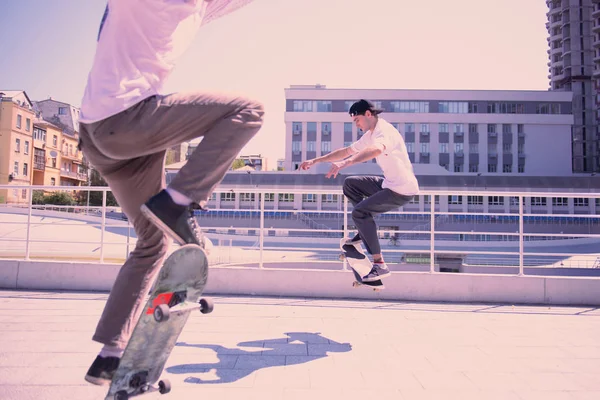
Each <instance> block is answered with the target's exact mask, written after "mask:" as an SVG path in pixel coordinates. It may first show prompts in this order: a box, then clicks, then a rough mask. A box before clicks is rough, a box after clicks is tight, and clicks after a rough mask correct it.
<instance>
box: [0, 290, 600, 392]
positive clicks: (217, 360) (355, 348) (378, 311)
mask: <svg viewBox="0 0 600 400" xmlns="http://www.w3.org/2000/svg"><path fill="white" fill-rule="evenodd" d="M0 298H1V300H2V301H1V302H0V309H1V314H0V332H1V335H2V340H1V341H0V399H3V400H17V399H18V400H29V399H32V400H33V399H36V400H37V399H51V400H52V399H63V398H73V399H81V400H86V399H102V398H103V396H104V394H105V391H106V389H105V388H100V387H96V386H92V385H89V384H87V383H86V382H85V381H84V380H83V376H84V374H85V372H86V370H87V368H88V366H89V364H90V362H91V361H92V360H93V358H94V357H95V355H96V352H97V351H98V349H99V345H98V344H96V343H94V342H92V341H91V340H90V337H91V334H92V331H93V329H94V327H95V324H96V322H97V319H98V317H99V314H100V312H101V310H102V307H103V305H104V301H105V299H106V294H104V293H54V292H15V291H0ZM215 303H216V306H215V311H214V312H213V313H212V314H209V315H206V316H203V315H200V314H199V313H198V314H193V315H192V318H191V319H190V321H189V323H188V324H187V326H186V328H185V330H184V332H183V333H182V335H181V336H180V340H179V344H178V346H177V347H176V348H175V350H174V352H173V353H172V356H171V358H170V360H169V362H168V364H167V368H166V371H165V373H164V376H167V377H169V379H170V380H171V381H172V383H173V391H172V392H171V393H170V394H169V395H167V396H164V397H163V399H165V400H166V399H169V398H170V399H192V398H198V399H207V400H208V399H219V400H227V399H235V400H240V399H244V400H246V399H261V400H270V399H285V400H292V399H310V400H316V399H365V398H372V399H375V400H380V399H394V400H402V399H419V400H420V399H444V400H446V399H460V400H468V399H478V400H494V399H502V400H513V399H514V400H529V399H544V400H553V399H569V400H574V399H578V400H584V399H585V400H592V399H593V400H597V399H600V379H598V376H599V374H600V335H599V333H600V310H599V309H590V308H565V307H552V308H549V307H542V306H540V307H531V306H514V307H513V306H511V305H478V304H423V303H399V302H398V303H395V302H365V301H351V300H348V301H339V300H314V299H300V298H299V299H287V298H284V299H280V298H243V297H217V298H215ZM142 398H147V399H152V398H161V397H160V396H159V395H157V396H153V395H149V396H146V397H142Z"/></svg>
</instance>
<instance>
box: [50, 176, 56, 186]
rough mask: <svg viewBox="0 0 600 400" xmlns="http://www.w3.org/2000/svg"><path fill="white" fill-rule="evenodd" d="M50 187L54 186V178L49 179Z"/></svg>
mask: <svg viewBox="0 0 600 400" xmlns="http://www.w3.org/2000/svg"><path fill="white" fill-rule="evenodd" d="M50 186H56V178H50Z"/></svg>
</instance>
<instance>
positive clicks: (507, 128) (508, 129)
mask: <svg viewBox="0 0 600 400" xmlns="http://www.w3.org/2000/svg"><path fill="white" fill-rule="evenodd" d="M502 133H512V126H511V125H510V124H502Z"/></svg>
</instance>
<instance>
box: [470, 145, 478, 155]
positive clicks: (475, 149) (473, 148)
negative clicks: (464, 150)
mask: <svg viewBox="0 0 600 400" xmlns="http://www.w3.org/2000/svg"><path fill="white" fill-rule="evenodd" d="M478 152H479V143H469V153H478Z"/></svg>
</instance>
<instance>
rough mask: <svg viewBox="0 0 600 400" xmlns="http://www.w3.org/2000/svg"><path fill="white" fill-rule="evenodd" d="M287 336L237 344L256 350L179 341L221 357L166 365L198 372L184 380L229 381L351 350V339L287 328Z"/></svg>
mask: <svg viewBox="0 0 600 400" xmlns="http://www.w3.org/2000/svg"><path fill="white" fill-rule="evenodd" d="M285 335H286V337H282V338H277V339H267V340H257V341H249V342H241V343H238V344H237V346H238V347H254V348H256V349H255V350H243V349H237V348H228V347H224V346H221V345H218V344H189V343H183V342H179V343H177V344H176V346H178V347H195V348H200V349H211V350H213V351H215V353H216V355H217V357H218V359H219V361H218V362H215V363H200V364H182V365H174V366H171V367H169V368H166V371H167V372H169V373H171V374H199V375H200V376H194V377H188V378H186V379H185V382H188V383H197V384H215V383H230V382H235V381H237V380H239V379H242V378H244V377H246V376H248V375H250V374H252V373H253V372H255V371H257V370H259V369H263V368H270V367H279V366H285V365H296V364H303V363H306V362H309V361H314V360H318V359H320V358H324V357H327V356H328V354H327V353H329V352H336V353H345V352H348V351H351V350H352V345H350V344H349V343H339V342H336V341H333V340H330V339H328V338H326V337H324V336H322V335H321V334H320V333H308V332H288V333H285Z"/></svg>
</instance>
